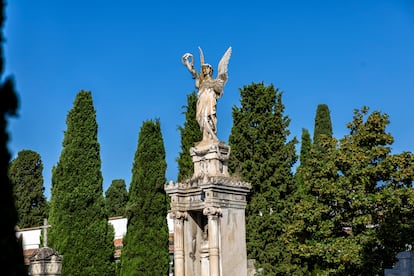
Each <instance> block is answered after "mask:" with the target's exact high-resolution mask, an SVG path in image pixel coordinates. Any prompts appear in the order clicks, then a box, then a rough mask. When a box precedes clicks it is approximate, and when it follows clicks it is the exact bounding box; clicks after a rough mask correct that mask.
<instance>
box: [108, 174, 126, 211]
mask: <svg viewBox="0 0 414 276" xmlns="http://www.w3.org/2000/svg"><path fill="white" fill-rule="evenodd" d="M105 203H106V208H107V210H108V216H109V217H115V216H125V215H126V205H127V203H128V192H127V190H126V185H125V180H123V179H115V180H112V183H111V186H109V188H108V190H106V193H105Z"/></svg>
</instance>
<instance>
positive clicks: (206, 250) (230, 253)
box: [165, 145, 251, 276]
mask: <svg viewBox="0 0 414 276" xmlns="http://www.w3.org/2000/svg"><path fill="white" fill-rule="evenodd" d="M206 148H207V150H205V151H203V152H204V153H205V155H204V156H202V155H201V154H199V153H200V152H201V150H200V149H196V150H195V152H197V154H195V155H194V154H193V153H192V155H193V160H195V162H199V164H200V166H199V167H198V169H201V170H198V169H195V174H194V177H193V178H191V179H188V180H186V181H183V182H181V183H173V182H170V183H169V184H168V185H167V186H166V187H165V191H166V192H167V193H168V194H169V195H170V197H171V211H170V216H171V218H173V219H174V263H175V269H174V272H175V275H176V276H184V275H185V276H191V275H194V276H196V275H197V276H199V275H206V276H207V275H214V276H219V275H247V256H246V236H245V235H246V234H245V233H246V230H245V208H246V195H247V193H248V192H249V191H250V188H251V185H250V184H249V183H246V182H242V181H240V180H237V179H235V178H231V177H229V176H228V172H227V160H228V155H227V156H226V157H225V158H223V156H220V155H219V154H218V151H221V150H223V151H222V152H225V149H226V148H227V149H228V147H222V146H220V145H219V147H218V148H217V147H206ZM206 148H203V150H204V149H206ZM220 154H221V153H220ZM220 162H221V165H220ZM206 164H208V165H207V166H205V165H206ZM212 164H213V165H212ZM217 164H219V165H218V166H216V165H217ZM221 168H222V169H221ZM204 169H205V170H204Z"/></svg>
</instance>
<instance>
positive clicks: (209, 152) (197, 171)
mask: <svg viewBox="0 0 414 276" xmlns="http://www.w3.org/2000/svg"><path fill="white" fill-rule="evenodd" d="M190 155H191V157H192V159H193V164H194V175H193V177H198V176H200V175H209V176H229V173H228V169H227V164H228V161H229V156H230V147H228V146H226V144H225V143H224V142H219V141H214V142H211V143H205V142H200V143H198V144H197V145H196V146H195V147H193V148H191V149H190Z"/></svg>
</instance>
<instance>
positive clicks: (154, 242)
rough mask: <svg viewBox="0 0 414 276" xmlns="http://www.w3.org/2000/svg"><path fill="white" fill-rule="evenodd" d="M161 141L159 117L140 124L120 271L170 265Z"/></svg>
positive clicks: (148, 271)
mask: <svg viewBox="0 0 414 276" xmlns="http://www.w3.org/2000/svg"><path fill="white" fill-rule="evenodd" d="M166 168H167V164H166V161H165V149H164V141H163V138H162V134H161V127H160V122H159V120H156V121H146V122H144V123H143V124H142V127H141V130H140V133H139V138H138V147H137V151H136V153H135V159H134V164H133V167H132V181H131V185H130V187H129V202H128V207H127V216H128V231H127V234H126V235H125V238H124V241H123V242H124V247H123V250H122V255H121V275H127V276H130V275H166V274H167V272H168V267H169V257H168V227H167V220H166V216H167V197H166V194H165V192H164V185H165V183H166V179H165V171H166Z"/></svg>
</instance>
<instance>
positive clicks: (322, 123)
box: [313, 104, 332, 147]
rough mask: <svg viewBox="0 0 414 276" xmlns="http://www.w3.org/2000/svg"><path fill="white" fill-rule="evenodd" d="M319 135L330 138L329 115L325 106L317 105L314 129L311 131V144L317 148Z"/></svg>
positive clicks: (330, 124) (330, 125)
mask: <svg viewBox="0 0 414 276" xmlns="http://www.w3.org/2000/svg"><path fill="white" fill-rule="evenodd" d="M321 135H326V136H327V137H332V123H331V114H330V111H329V108H328V105H326V104H319V105H318V107H317V109H316V116H315V129H314V131H313V143H314V145H315V146H316V147H319V144H320V139H321Z"/></svg>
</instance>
